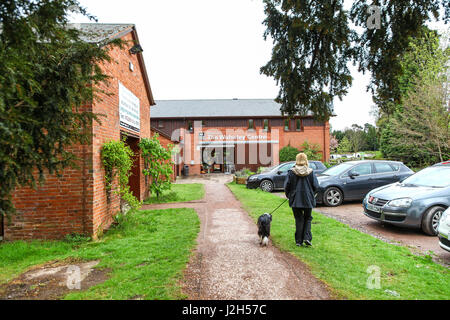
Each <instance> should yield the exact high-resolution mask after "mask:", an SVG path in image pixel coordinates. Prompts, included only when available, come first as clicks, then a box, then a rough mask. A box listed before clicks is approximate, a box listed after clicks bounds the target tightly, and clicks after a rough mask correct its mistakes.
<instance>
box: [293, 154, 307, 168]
mask: <svg viewBox="0 0 450 320" xmlns="http://www.w3.org/2000/svg"><path fill="white" fill-rule="evenodd" d="M295 162H296V163H295V165H297V166H299V167H302V166H307V165H308V156H307V155H306V154H304V153H299V154H298V155H297V157H296V158H295Z"/></svg>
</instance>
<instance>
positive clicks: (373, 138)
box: [364, 123, 379, 151]
mask: <svg viewBox="0 0 450 320" xmlns="http://www.w3.org/2000/svg"><path fill="white" fill-rule="evenodd" d="M364 133H365V135H366V146H367V150H370V151H376V150H378V148H379V143H378V132H377V128H376V127H374V126H373V125H371V124H369V123H366V124H365V125H364Z"/></svg>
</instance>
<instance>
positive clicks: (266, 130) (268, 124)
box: [262, 119, 270, 132]
mask: <svg viewBox="0 0 450 320" xmlns="http://www.w3.org/2000/svg"><path fill="white" fill-rule="evenodd" d="M266 121H267V129H266V128H265V127H264V125H265V122H266ZM262 127H263V131H264V132H269V131H270V120H269V119H263V122H262Z"/></svg>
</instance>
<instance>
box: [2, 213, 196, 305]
mask: <svg viewBox="0 0 450 320" xmlns="http://www.w3.org/2000/svg"><path fill="white" fill-rule="evenodd" d="M199 229H200V222H199V220H198V217H197V214H196V213H195V211H194V210H192V209H168V210H154V211H139V212H133V213H130V214H128V215H127V216H126V218H125V219H124V220H123V222H122V223H121V224H120V225H119V226H117V227H114V228H113V229H111V230H110V231H108V232H107V233H106V234H105V236H104V237H103V238H102V239H101V240H99V241H95V242H88V243H82V244H78V245H76V244H75V243H73V242H64V241H55V242H38V241H35V242H31V243H25V242H13V243H3V244H1V245H0V275H1V278H0V279H1V280H0V281H1V282H3V283H4V282H6V281H8V280H10V279H11V278H12V277H14V276H17V275H18V274H20V273H22V272H23V271H25V270H26V269H27V268H28V267H30V266H33V265H36V264H41V263H44V262H47V261H51V260H64V259H66V258H69V257H71V258H75V259H77V260H78V259H79V260H82V261H90V260H100V264H99V265H98V266H97V267H98V268H102V269H103V268H104V269H107V270H109V276H110V278H109V279H108V280H107V281H105V282H104V283H102V284H99V285H97V286H94V287H91V288H90V289H88V290H87V291H83V292H73V293H70V294H69V295H67V296H66V297H65V298H66V299H95V300H97V299H113V300H122V299H131V298H134V297H140V298H142V299H157V300H167V299H182V298H185V297H184V296H182V294H181V290H180V287H179V284H178V282H179V279H180V278H181V276H182V272H183V270H184V268H185V266H186V264H187V262H188V261H189V257H190V255H191V252H192V249H193V248H194V247H195V244H196V241H195V239H196V238H197V234H198V232H199ZM1 282H0V283H1Z"/></svg>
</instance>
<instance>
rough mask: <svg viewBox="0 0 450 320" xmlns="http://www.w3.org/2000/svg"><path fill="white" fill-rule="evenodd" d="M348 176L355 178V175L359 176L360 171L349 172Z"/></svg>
mask: <svg viewBox="0 0 450 320" xmlns="http://www.w3.org/2000/svg"><path fill="white" fill-rule="evenodd" d="M348 176H349V177H350V178H351V179H355V177H358V176H359V173H358V172H350V173H349V174H348Z"/></svg>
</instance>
